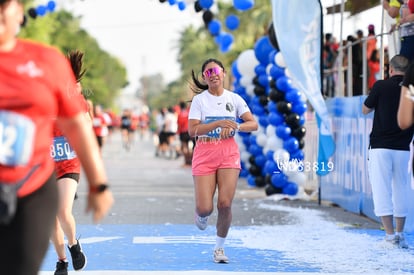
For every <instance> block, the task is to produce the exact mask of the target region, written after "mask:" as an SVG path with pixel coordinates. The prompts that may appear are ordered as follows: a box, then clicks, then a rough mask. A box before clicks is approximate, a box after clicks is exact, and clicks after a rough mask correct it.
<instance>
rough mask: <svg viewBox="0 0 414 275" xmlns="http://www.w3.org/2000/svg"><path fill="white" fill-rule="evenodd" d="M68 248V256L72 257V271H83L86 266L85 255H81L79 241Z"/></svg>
mask: <svg viewBox="0 0 414 275" xmlns="http://www.w3.org/2000/svg"><path fill="white" fill-rule="evenodd" d="M68 248H69V251H70V255H71V256H72V265H73V269H74V270H76V271H78V270H82V269H84V268H85V266H86V257H85V254H83V251H82V247H81V245H80V243H79V240H76V244H74V245H72V247H68Z"/></svg>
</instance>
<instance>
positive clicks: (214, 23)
mask: <svg viewBox="0 0 414 275" xmlns="http://www.w3.org/2000/svg"><path fill="white" fill-rule="evenodd" d="M220 29H221V23H220V21H218V20H217V19H213V20H211V21H210V23H208V30H209V31H210V33H211V35H212V36H216V35H218V34H219V33H220Z"/></svg>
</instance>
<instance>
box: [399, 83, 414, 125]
mask: <svg viewBox="0 0 414 275" xmlns="http://www.w3.org/2000/svg"><path fill="white" fill-rule="evenodd" d="M409 92H410V91H409V89H408V88H407V87H405V86H402V88H401V96H400V104H399V107H398V113H397V120H398V126H400V128H401V129H403V130H404V129H407V128H409V127H410V126H411V125H412V124H413V115H414V112H413V111H414V106H413V104H414V102H413V101H412V100H411V98H410V95H409Z"/></svg>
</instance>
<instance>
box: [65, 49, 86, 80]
mask: <svg viewBox="0 0 414 275" xmlns="http://www.w3.org/2000/svg"><path fill="white" fill-rule="evenodd" d="M68 60H69V62H70V65H71V67H72V71H73V74H74V75H75V78H76V82H80V81H81V79H82V77H83V75H84V74H85V72H86V70H85V69H83V52H81V51H78V50H75V51H70V52H69V53H68Z"/></svg>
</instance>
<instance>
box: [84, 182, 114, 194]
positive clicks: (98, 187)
mask: <svg viewBox="0 0 414 275" xmlns="http://www.w3.org/2000/svg"><path fill="white" fill-rule="evenodd" d="M108 188H109V185H108V184H106V183H102V184H98V185H92V186H89V193H93V194H99V193H102V192H104V191H105V190H106V189H108Z"/></svg>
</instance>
